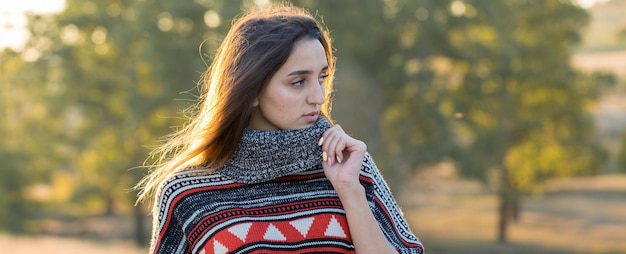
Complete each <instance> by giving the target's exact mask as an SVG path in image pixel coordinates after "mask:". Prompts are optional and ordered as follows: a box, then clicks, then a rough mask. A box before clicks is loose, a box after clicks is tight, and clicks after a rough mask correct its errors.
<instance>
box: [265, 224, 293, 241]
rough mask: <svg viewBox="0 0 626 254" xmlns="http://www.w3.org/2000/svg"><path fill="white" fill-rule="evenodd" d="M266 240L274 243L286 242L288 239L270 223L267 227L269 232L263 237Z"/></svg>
mask: <svg viewBox="0 0 626 254" xmlns="http://www.w3.org/2000/svg"><path fill="white" fill-rule="evenodd" d="M263 238H265V240H273V241H285V240H287V238H286V237H285V235H283V233H282V232H280V230H278V228H276V226H274V225H273V224H271V223H270V225H269V227H267V231H265V235H263Z"/></svg>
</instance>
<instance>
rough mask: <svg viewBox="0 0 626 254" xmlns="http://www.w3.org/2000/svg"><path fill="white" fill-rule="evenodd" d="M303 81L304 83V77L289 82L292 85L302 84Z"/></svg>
mask: <svg viewBox="0 0 626 254" xmlns="http://www.w3.org/2000/svg"><path fill="white" fill-rule="evenodd" d="M303 83H304V79H298V80H296V81H294V82H291V84H292V85H294V86H302V84H303Z"/></svg>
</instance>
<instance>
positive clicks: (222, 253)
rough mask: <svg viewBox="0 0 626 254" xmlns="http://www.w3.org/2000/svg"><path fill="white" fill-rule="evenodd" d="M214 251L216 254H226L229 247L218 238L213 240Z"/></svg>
mask: <svg viewBox="0 0 626 254" xmlns="http://www.w3.org/2000/svg"><path fill="white" fill-rule="evenodd" d="M213 253H215V254H226V253H228V248H226V246H224V245H223V244H221V243H220V242H218V241H217V240H213Z"/></svg>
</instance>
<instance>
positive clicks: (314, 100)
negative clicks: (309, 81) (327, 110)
mask: <svg viewBox="0 0 626 254" xmlns="http://www.w3.org/2000/svg"><path fill="white" fill-rule="evenodd" d="M318 82H319V81H318ZM310 87H311V90H310V92H309V96H307V102H308V103H310V104H319V105H322V104H324V84H320V83H318V84H315V85H312V86H310Z"/></svg>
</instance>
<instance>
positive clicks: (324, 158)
mask: <svg viewBox="0 0 626 254" xmlns="http://www.w3.org/2000/svg"><path fill="white" fill-rule="evenodd" d="M327 159H328V155H327V154H326V152H322V160H324V161H326V160H327Z"/></svg>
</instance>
